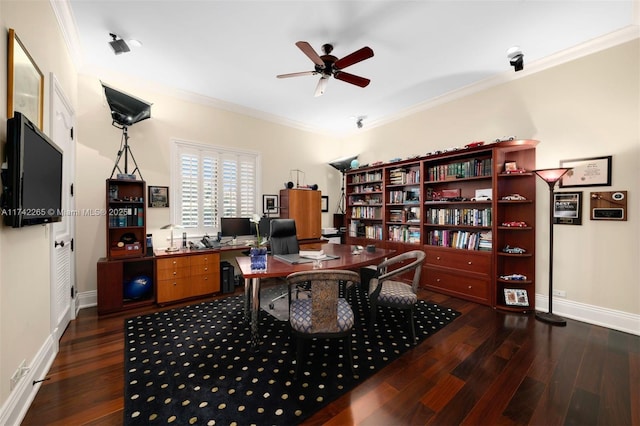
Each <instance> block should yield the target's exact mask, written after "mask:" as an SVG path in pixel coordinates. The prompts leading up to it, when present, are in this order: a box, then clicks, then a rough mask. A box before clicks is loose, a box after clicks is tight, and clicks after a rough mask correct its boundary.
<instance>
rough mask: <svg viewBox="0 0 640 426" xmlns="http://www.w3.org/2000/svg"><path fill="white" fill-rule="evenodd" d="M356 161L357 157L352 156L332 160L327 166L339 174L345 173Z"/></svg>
mask: <svg viewBox="0 0 640 426" xmlns="http://www.w3.org/2000/svg"><path fill="white" fill-rule="evenodd" d="M357 159H358V156H357V155H352V156H349V157H343V158H338V159H336V160H333V161H331V162H330V163H329V165H330V166H331V167H333V168H334V169H336V170H339V171H340V172H345V171H347V170H349V169H350V168H351V162H352V161H354V160H357Z"/></svg>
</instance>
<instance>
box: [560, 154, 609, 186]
mask: <svg viewBox="0 0 640 426" xmlns="http://www.w3.org/2000/svg"><path fill="white" fill-rule="evenodd" d="M611 158H612V156H611V155H608V156H605V157H591V158H578V159H575V160H561V161H560V167H569V168H571V169H572V170H569V171H568V172H567V173H566V174H565V175H564V176H562V179H561V180H560V188H568V187H577V186H611Z"/></svg>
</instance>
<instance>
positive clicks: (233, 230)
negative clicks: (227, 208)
mask: <svg viewBox="0 0 640 426" xmlns="http://www.w3.org/2000/svg"><path fill="white" fill-rule="evenodd" d="M252 225H253V224H252V223H251V221H250V220H249V218H248V217H221V218H220V235H221V236H223V237H234V238H235V237H240V236H246V235H255V226H252Z"/></svg>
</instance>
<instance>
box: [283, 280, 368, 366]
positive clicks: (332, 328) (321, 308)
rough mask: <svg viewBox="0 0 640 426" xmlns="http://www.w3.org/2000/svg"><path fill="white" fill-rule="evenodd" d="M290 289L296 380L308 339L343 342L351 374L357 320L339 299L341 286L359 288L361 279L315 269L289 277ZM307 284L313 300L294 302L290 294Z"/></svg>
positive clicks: (305, 299) (302, 299) (290, 318)
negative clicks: (353, 329) (342, 284)
mask: <svg viewBox="0 0 640 426" xmlns="http://www.w3.org/2000/svg"><path fill="white" fill-rule="evenodd" d="M287 282H288V285H289V292H290V294H289V300H291V302H290V305H289V323H290V325H291V332H292V334H293V336H294V337H295V339H296V367H295V377H297V375H298V372H299V370H300V369H301V368H302V367H301V365H302V360H303V352H304V346H305V345H304V342H305V340H306V339H313V338H317V339H327V338H338V339H343V341H344V343H343V344H344V346H345V349H346V351H347V358H348V360H349V366H350V368H351V373H352V374H355V372H354V369H353V356H352V354H351V341H350V338H349V336H351V329H352V328H353V325H354V323H355V316H354V313H353V310H352V309H351V306H350V305H349V303H348V302H347V301H346V300H345V299H344V298H342V297H339V286H340V284H341V283H352V284H353V285H358V284H359V282H360V276H359V275H358V274H357V273H356V272H353V271H344V270H326V269H324V270H323V269H315V270H310V271H303V272H294V273H293V274H290V275H289V276H288V277H287ZM302 283H304V284H305V285H306V286H307V287H308V288H309V290H310V293H311V297H310V298H299V299H294V298H292V297H291V292H293V291H297V287H298V285H300V284H302Z"/></svg>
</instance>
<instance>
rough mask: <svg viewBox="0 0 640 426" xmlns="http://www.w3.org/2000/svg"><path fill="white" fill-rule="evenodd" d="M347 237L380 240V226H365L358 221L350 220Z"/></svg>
mask: <svg viewBox="0 0 640 426" xmlns="http://www.w3.org/2000/svg"><path fill="white" fill-rule="evenodd" d="M349 236H350V237H363V238H369V239H372V240H382V225H379V224H376V225H365V224H364V223H362V222H360V221H358V220H352V221H351V222H350V223H349Z"/></svg>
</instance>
